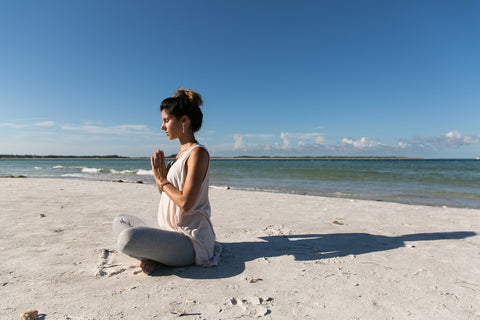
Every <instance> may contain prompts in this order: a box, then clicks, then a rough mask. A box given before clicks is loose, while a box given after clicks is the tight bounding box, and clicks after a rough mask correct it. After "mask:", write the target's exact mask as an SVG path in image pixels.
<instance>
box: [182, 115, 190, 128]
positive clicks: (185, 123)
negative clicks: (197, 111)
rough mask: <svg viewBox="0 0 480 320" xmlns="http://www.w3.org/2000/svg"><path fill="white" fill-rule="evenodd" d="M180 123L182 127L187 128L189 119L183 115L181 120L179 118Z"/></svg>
mask: <svg viewBox="0 0 480 320" xmlns="http://www.w3.org/2000/svg"><path fill="white" fill-rule="evenodd" d="M180 122H181V123H182V125H184V126H186V127H189V126H190V118H189V117H188V116H186V115H183V116H182V117H181V118H180Z"/></svg>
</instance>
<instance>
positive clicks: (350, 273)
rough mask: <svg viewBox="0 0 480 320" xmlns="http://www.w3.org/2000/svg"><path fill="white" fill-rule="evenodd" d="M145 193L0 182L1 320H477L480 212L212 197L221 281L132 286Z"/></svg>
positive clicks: (174, 276) (205, 277) (244, 195)
mask: <svg viewBox="0 0 480 320" xmlns="http://www.w3.org/2000/svg"><path fill="white" fill-rule="evenodd" d="M158 200H159V195H158V194H157V191H156V188H155V187H154V186H152V185H144V184H127V183H114V182H96V181H83V180H67V179H33V178H27V179H11V178H4V179H0V225H1V229H2V231H1V233H0V254H1V259H2V262H1V264H0V319H19V316H20V314H21V313H22V312H24V311H28V310H34V309H35V310H38V312H39V314H40V315H39V317H38V318H37V319H47V320H49V319H177V318H182V319H251V318H264V319H480V236H479V234H480V210H472V209H456V208H440V207H426V206H414V205H403V204H395V203H387V202H376V201H362V200H350V199H336V198H324V197H315V196H302V195H290V194H279V193H266V192H249V191H240V190H227V189H218V188H212V189H211V191H210V200H211V204H212V208H213V212H212V221H213V224H214V226H215V229H216V233H217V239H218V241H219V242H221V243H222V244H223V248H224V253H223V256H222V261H221V264H220V265H219V266H218V267H215V268H209V269H205V268H200V267H195V266H192V267H184V268H166V267H164V268H161V269H159V270H158V271H157V272H156V273H155V274H154V275H153V276H146V275H144V274H142V273H139V268H138V262H137V261H135V260H133V259H131V258H129V257H127V256H125V255H123V254H122V253H120V252H119V251H118V250H117V248H116V244H115V239H114V237H113V235H112V233H111V222H112V220H113V218H114V216H115V215H117V214H119V213H128V214H134V215H138V216H141V217H144V218H150V219H152V220H154V219H155V216H156V211H157V205H158Z"/></svg>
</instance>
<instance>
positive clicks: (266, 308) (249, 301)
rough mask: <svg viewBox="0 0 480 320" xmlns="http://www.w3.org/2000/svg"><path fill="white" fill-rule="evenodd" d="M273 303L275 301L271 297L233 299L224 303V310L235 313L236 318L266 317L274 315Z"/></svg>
mask: <svg viewBox="0 0 480 320" xmlns="http://www.w3.org/2000/svg"><path fill="white" fill-rule="evenodd" d="M273 303H274V299H273V298H271V297H268V298H262V297H250V298H246V299H239V298H235V297H233V298H230V299H228V300H227V301H225V302H224V304H223V305H224V309H223V310H224V311H229V312H231V313H233V314H234V316H235V317H245V316H247V317H264V316H267V315H269V314H271V313H272V307H273ZM223 310H221V311H223Z"/></svg>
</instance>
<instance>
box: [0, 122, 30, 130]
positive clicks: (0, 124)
mask: <svg viewBox="0 0 480 320" xmlns="http://www.w3.org/2000/svg"><path fill="white" fill-rule="evenodd" d="M0 127H9V128H12V129H21V128H25V127H26V125H24V124H15V123H5V122H3V123H0Z"/></svg>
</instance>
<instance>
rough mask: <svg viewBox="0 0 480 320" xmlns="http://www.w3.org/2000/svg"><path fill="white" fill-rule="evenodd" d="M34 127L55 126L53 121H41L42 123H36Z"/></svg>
mask: <svg viewBox="0 0 480 320" xmlns="http://www.w3.org/2000/svg"><path fill="white" fill-rule="evenodd" d="M35 125H36V126H38V127H53V126H54V125H56V123H55V121H43V122H37V123H35Z"/></svg>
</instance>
